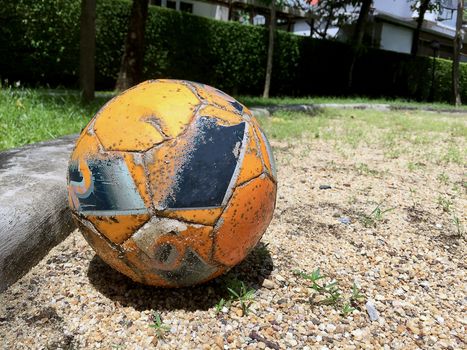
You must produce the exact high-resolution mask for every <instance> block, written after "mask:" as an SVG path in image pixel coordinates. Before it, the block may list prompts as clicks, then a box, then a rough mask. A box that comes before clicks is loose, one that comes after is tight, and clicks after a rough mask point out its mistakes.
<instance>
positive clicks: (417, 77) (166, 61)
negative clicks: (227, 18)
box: [0, 0, 467, 101]
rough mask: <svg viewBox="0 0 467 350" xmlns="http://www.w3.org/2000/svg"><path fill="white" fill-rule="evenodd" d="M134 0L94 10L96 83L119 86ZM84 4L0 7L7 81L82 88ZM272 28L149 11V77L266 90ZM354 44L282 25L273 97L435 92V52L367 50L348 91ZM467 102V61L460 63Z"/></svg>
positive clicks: (441, 79)
mask: <svg viewBox="0 0 467 350" xmlns="http://www.w3.org/2000/svg"><path fill="white" fill-rule="evenodd" d="M130 6H131V2H130V1H129V0H101V1H98V3H97V15H96V84H97V88H98V89H103V88H104V89H108V88H113V86H114V83H115V79H116V77H117V74H118V69H119V67H120V62H121V56H122V52H123V45H124V39H125V36H126V31H127V26H128V17H129V14H130ZM79 16H80V0H42V1H33V0H18V1H15V2H11V1H10V2H6V3H5V4H3V5H2V7H1V8H0V19H1V20H2V26H0V78H1V79H8V80H9V81H10V82H12V81H17V80H20V81H21V82H22V83H27V84H29V85H36V84H39V85H52V86H66V87H76V86H78V67H79V62H78V59H79V54H78V52H79ZM267 34H268V33H267V29H266V28H263V27H258V26H251V25H243V24H240V23H237V22H222V21H216V20H211V19H207V18H203V17H198V16H194V15H190V14H187V13H183V12H177V11H174V10H170V9H164V8H160V7H157V6H150V7H149V15H148V21H147V26H146V53H145V68H144V76H145V78H148V79H149V78H161V77H163V78H183V79H188V80H194V81H200V82H203V83H207V84H210V85H214V86H216V87H219V88H220V89H223V90H225V91H227V92H230V93H234V94H237V93H239V94H252V95H255V94H259V93H260V92H261V91H262V87H263V83H264V76H265V66H266V53H267V37H268V35H267ZM351 50H352V49H351V47H350V46H349V45H346V44H344V43H338V42H334V41H328V40H318V39H313V38H310V37H300V36H295V35H292V34H290V33H287V32H284V31H281V30H278V32H277V36H276V45H275V53H274V63H273V76H272V91H271V93H272V94H273V95H276V96H277V95H289V96H290V95H295V96H310V95H332V96H343V95H348V94H354V95H361V96H371V97H380V96H386V97H389V98H397V97H402V98H409V99H416V100H426V99H427V98H428V96H429V93H430V88H431V70H432V60H431V58H428V57H417V58H413V57H411V56H410V55H405V54H400V53H395V52H388V51H383V50H376V49H367V50H365V52H364V53H362V55H361V57H360V58H359V60H358V61H357V62H356V65H355V68H354V82H353V87H352V90H350V91H349V90H348V88H347V77H348V69H349V66H350V63H351V57H352V55H351V52H352V51H351ZM435 69H436V74H435V89H434V91H435V100H437V101H449V100H450V95H451V74H450V72H451V64H450V61H447V60H442V59H437V60H436V68H435ZM461 86H462V87H464V86H465V87H466V88H465V89H462V98H463V100H467V65H466V64H461Z"/></svg>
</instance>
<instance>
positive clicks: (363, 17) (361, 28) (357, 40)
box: [347, 0, 373, 89]
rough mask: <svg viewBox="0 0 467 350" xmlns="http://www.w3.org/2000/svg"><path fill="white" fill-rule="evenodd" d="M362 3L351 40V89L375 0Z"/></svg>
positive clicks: (364, 0) (349, 80)
mask: <svg viewBox="0 0 467 350" xmlns="http://www.w3.org/2000/svg"><path fill="white" fill-rule="evenodd" d="M360 3H361V5H360V12H359V14H358V19H357V23H356V25H355V29H354V32H353V35H352V40H351V44H352V47H353V53H352V61H351V62H350V68H349V79H348V83H347V87H348V88H349V89H350V88H351V87H352V84H353V71H354V68H355V63H356V62H357V58H358V56H359V55H360V53H361V49H362V43H363V36H364V34H365V29H366V24H367V22H368V16H369V14H370V9H371V5H372V4H373V0H361V1H360Z"/></svg>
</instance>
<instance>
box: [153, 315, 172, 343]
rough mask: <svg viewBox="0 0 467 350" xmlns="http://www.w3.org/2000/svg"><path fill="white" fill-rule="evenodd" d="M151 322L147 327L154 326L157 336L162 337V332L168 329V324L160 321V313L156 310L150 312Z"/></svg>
mask: <svg viewBox="0 0 467 350" xmlns="http://www.w3.org/2000/svg"><path fill="white" fill-rule="evenodd" d="M152 322H153V323H152V324H150V325H149V327H151V328H154V331H155V332H156V335H157V336H158V337H159V338H162V337H163V336H164V334H165V333H166V332H168V331H169V326H167V325H166V324H164V323H162V319H161V315H160V314H159V313H158V312H156V311H153V312H152Z"/></svg>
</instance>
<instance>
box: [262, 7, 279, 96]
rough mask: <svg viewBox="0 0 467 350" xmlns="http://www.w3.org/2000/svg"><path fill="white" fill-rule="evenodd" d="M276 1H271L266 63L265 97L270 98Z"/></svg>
mask: <svg viewBox="0 0 467 350" xmlns="http://www.w3.org/2000/svg"><path fill="white" fill-rule="evenodd" d="M274 1H275V0H272V1H271V7H270V13H271V15H270V18H269V43H268V59H267V63H266V79H265V82H264V91H263V97H264V98H268V97H269V90H270V88H271V74H272V59H273V57H274V34H275V31H276V4H275V3H274Z"/></svg>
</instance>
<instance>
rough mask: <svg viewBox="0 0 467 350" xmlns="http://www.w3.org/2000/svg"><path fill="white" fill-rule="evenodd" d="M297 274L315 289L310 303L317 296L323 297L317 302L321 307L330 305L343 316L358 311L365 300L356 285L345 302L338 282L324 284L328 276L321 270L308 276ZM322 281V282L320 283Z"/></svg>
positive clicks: (302, 273)
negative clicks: (322, 273)
mask: <svg viewBox="0 0 467 350" xmlns="http://www.w3.org/2000/svg"><path fill="white" fill-rule="evenodd" d="M295 273H296V274H298V275H300V276H301V277H303V278H304V279H306V280H308V281H310V282H311V285H310V286H309V287H310V288H311V289H313V290H314V291H315V292H316V294H314V295H313V296H312V297H311V298H310V302H312V303H313V302H314V301H313V300H314V298H315V296H316V295H321V296H323V297H324V299H321V300H320V301H318V302H316V303H317V304H320V305H330V306H333V307H334V308H336V309H339V308H340V312H341V315H343V316H344V317H345V316H348V315H349V314H351V313H352V312H353V311H355V310H356V308H357V307H358V305H359V303H360V302H361V301H363V300H364V298H365V296H364V295H363V294H361V293H360V290H359V289H358V287H357V285H356V284H355V283H354V284H353V286H352V291H351V295H350V298H349V300H347V301H345V302H344V297H343V292H342V290H341V289H340V288H339V285H338V283H337V281H336V280H332V281H331V282H330V283H324V282H323V281H321V280H323V279H324V278H326V276H324V275H321V272H320V269H319V268H318V269H316V270H314V271H313V272H311V273H310V274H307V273H305V272H302V271H295ZM319 281H321V282H319Z"/></svg>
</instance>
